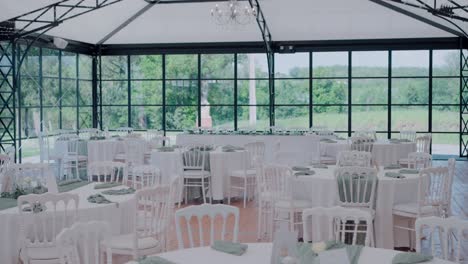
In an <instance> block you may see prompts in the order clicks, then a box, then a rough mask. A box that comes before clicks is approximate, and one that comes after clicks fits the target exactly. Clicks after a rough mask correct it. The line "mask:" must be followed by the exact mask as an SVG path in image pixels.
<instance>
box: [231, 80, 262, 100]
mask: <svg viewBox="0 0 468 264" xmlns="http://www.w3.org/2000/svg"><path fill="white" fill-rule="evenodd" d="M250 91H252V95H250ZM254 94H255V96H254ZM269 101H270V99H269V94H268V80H243V81H237V103H238V104H245V105H256V104H263V105H268V104H269Z"/></svg>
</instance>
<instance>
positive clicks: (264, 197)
mask: <svg viewBox="0 0 468 264" xmlns="http://www.w3.org/2000/svg"><path fill="white" fill-rule="evenodd" d="M264 169H265V168H264V163H263V160H262V159H257V160H256V171H257V172H256V174H257V179H256V181H257V188H256V189H257V193H256V195H255V197H256V199H257V204H258V213H257V239H258V240H259V241H260V240H262V239H264V238H265V240H269V238H272V237H273V234H272V233H270V231H271V230H272V229H273V228H272V227H271V225H272V224H273V222H272V221H271V219H272V217H273V208H272V204H273V202H272V196H271V194H270V193H269V192H268V191H267V185H266V181H265V177H264V176H265V174H264Z"/></svg>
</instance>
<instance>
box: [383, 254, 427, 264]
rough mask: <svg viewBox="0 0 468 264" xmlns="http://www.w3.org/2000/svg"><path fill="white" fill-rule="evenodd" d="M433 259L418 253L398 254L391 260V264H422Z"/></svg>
mask: <svg viewBox="0 0 468 264" xmlns="http://www.w3.org/2000/svg"><path fill="white" fill-rule="evenodd" d="M432 259H433V257H432V256H428V255H423V254H419V253H412V252H403V253H398V254H397V255H395V256H394V257H393V259H392V264H413V263H422V262H427V261H431V260H432Z"/></svg>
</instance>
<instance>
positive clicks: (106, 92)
mask: <svg viewBox="0 0 468 264" xmlns="http://www.w3.org/2000/svg"><path fill="white" fill-rule="evenodd" d="M127 98H128V85H127V81H103V82H102V99H101V100H102V104H104V105H127V103H128V101H127Z"/></svg>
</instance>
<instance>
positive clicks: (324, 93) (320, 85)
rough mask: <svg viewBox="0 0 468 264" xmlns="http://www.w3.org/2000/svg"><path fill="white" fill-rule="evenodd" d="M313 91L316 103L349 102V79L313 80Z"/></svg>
mask: <svg viewBox="0 0 468 264" xmlns="http://www.w3.org/2000/svg"><path fill="white" fill-rule="evenodd" d="M312 93H313V102H314V104H347V103H348V81H347V80H336V79H335V80H333V79H326V80H313V82H312Z"/></svg>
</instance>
